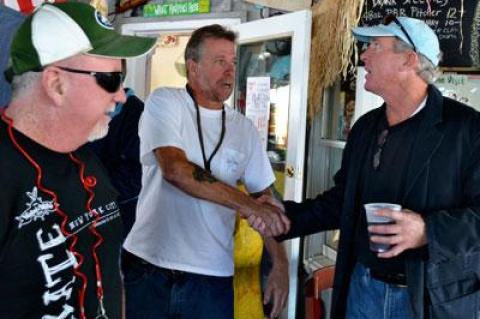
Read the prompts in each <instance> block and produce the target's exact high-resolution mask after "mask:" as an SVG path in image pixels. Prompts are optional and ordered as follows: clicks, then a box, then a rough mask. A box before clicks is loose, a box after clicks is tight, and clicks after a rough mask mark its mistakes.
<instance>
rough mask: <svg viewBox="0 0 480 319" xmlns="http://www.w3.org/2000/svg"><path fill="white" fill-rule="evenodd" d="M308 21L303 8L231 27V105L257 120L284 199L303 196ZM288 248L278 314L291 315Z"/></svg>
mask: <svg viewBox="0 0 480 319" xmlns="http://www.w3.org/2000/svg"><path fill="white" fill-rule="evenodd" d="M311 20H312V18H311V12H310V11H309V10H304V11H297V12H294V13H289V14H284V15H279V16H275V17H271V18H268V19H263V20H256V21H253V22H248V23H242V24H238V25H233V26H232V27H231V28H232V29H233V30H235V31H237V32H238V36H239V38H238V48H237V63H238V65H237V78H236V84H235V85H236V87H235V91H234V96H233V99H234V103H232V104H233V105H235V107H236V108H237V109H239V110H241V111H242V112H244V113H245V114H246V115H247V117H250V118H251V119H252V120H253V121H254V123H255V124H256V125H257V128H258V129H259V132H260V135H261V138H262V139H263V140H264V141H265V145H266V147H267V151H268V155H269V158H270V162H271V164H272V167H273V169H274V171H275V175H276V178H277V181H276V183H275V189H276V190H277V191H278V193H279V194H280V195H281V196H282V198H283V199H284V200H294V201H301V200H302V199H303V186H304V164H305V141H306V140H305V138H306V120H307V90H308V74H309V61H310V38H311V37H310V33H311ZM262 135H263V136H262ZM286 248H287V253H288V255H289V261H290V265H289V266H290V267H289V268H290V279H289V280H290V293H289V300H288V306H287V309H286V310H285V311H284V312H283V313H282V316H281V318H289V319H294V318H295V314H296V300H297V284H298V283H297V280H298V273H297V269H298V263H299V252H300V249H299V248H300V239H293V240H290V241H288V242H286Z"/></svg>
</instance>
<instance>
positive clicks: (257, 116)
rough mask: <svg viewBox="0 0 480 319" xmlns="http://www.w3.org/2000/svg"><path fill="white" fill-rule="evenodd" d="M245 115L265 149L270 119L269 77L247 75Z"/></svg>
mask: <svg viewBox="0 0 480 319" xmlns="http://www.w3.org/2000/svg"><path fill="white" fill-rule="evenodd" d="M245 116H246V117H248V118H249V119H250V120H252V122H253V124H254V125H255V127H256V128H257V130H258V134H259V137H260V142H261V143H262V145H263V147H264V149H265V150H266V149H267V138H268V121H269V119H270V77H248V78H247V97H246V107H245Z"/></svg>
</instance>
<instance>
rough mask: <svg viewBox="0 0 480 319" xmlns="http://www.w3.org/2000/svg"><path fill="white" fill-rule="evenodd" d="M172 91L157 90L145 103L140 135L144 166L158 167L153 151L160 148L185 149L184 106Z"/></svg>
mask: <svg viewBox="0 0 480 319" xmlns="http://www.w3.org/2000/svg"><path fill="white" fill-rule="evenodd" d="M170 90H171V89H166V88H161V89H157V90H155V91H154V92H153V93H152V94H151V95H150V96H149V97H148V99H147V102H146V103H145V111H144V112H143V114H142V117H141V119H140V123H139V133H138V134H139V136H140V161H141V162H142V164H143V165H147V166H149V165H156V159H155V155H154V153H153V151H154V150H155V149H157V148H159V147H164V146H173V147H177V148H180V149H183V147H184V146H183V143H182V138H181V130H182V105H180V103H179V99H178V97H176V96H174V94H172V92H171V91H170Z"/></svg>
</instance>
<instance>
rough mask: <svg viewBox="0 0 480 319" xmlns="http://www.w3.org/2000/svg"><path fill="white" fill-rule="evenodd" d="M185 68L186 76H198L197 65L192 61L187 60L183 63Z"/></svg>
mask: <svg viewBox="0 0 480 319" xmlns="http://www.w3.org/2000/svg"><path fill="white" fill-rule="evenodd" d="M185 67H186V68H187V70H188V74H189V75H190V76H192V75H194V76H196V75H197V74H198V63H197V62H195V61H193V60H192V59H188V60H187V61H186V62H185Z"/></svg>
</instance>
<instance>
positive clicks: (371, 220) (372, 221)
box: [363, 203, 402, 253]
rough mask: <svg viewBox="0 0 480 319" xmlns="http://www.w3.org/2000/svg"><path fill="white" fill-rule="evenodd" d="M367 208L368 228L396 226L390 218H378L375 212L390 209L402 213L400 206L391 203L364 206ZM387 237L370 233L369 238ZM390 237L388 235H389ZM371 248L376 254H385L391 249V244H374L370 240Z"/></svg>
mask: <svg viewBox="0 0 480 319" xmlns="http://www.w3.org/2000/svg"><path fill="white" fill-rule="evenodd" d="M363 206H364V207H365V213H366V216H367V223H368V226H373V225H379V224H394V223H395V221H394V220H393V219H391V218H389V217H384V216H377V215H375V212H376V211H378V210H381V209H390V210H395V211H400V210H402V206H401V205H398V204H391V203H369V204H365V205H363ZM374 235H376V236H385V235H382V234H375V233H370V232H369V238H370V237H371V236H374ZM387 236H388V235H387ZM369 246H370V250H371V251H374V252H376V253H383V252H385V251H387V250H389V249H390V248H391V245H389V244H379V243H374V242H372V241H371V240H370V239H369Z"/></svg>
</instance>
